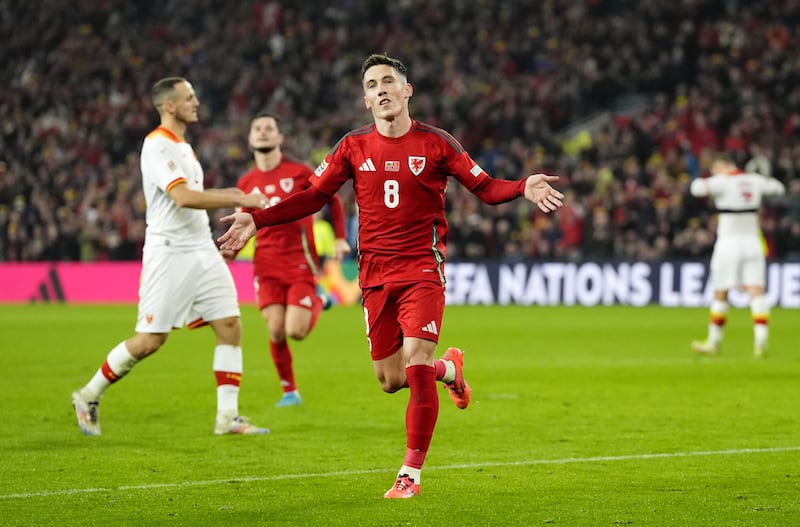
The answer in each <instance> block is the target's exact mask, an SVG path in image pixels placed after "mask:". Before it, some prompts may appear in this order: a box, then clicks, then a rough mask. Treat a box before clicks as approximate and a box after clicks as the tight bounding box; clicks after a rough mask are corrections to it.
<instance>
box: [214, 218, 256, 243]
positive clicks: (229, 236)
mask: <svg viewBox="0 0 800 527" xmlns="http://www.w3.org/2000/svg"><path fill="white" fill-rule="evenodd" d="M220 221H221V222H222V223H230V224H231V226H230V228H228V230H227V231H226V232H225V233H224V234H223V235H222V236H220V237H219V238H217V241H218V242H219V244H220V246H219V248H220V250H223V251H229V250H230V251H238V250H239V249H241V248H242V247H244V244H246V243H247V240H249V239H250V238H252V237H253V236H254V235H255V234H256V224H255V222H254V221H253V216H251V215H250V214H248V213H247V212H235V213H233V214H231V215H229V216H224V217H222V218H220Z"/></svg>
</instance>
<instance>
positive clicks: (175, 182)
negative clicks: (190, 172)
mask: <svg viewBox="0 0 800 527" xmlns="http://www.w3.org/2000/svg"><path fill="white" fill-rule="evenodd" d="M184 183H186V178H185V177H179V178H175V179H173V180H172V181H170V182H169V185H167V188H166V191H167V192H169V191H170V190H172V189H174V188H175V187H176V186H178V185H180V184H184Z"/></svg>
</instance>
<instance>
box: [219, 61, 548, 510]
mask: <svg viewBox="0 0 800 527" xmlns="http://www.w3.org/2000/svg"><path fill="white" fill-rule="evenodd" d="M361 79H362V88H363V90H364V105H365V106H366V108H367V109H368V110H370V111H371V112H372V117H373V120H374V122H373V123H372V124H369V125H367V126H363V127H361V128H358V129H356V130H353V131H351V132H350V133H348V134H347V135H345V136H344V137H343V138H342V139H341V140H340V141H339V142H338V143H337V144H336V145H335V146H334V147H333V149H332V150H331V152H330V153H329V154H328V156H327V157H326V158H325V160H324V161H323V162H322V164H320V165H319V167H317V169H316V171H315V172H314V177H312V178H311V187H309V188H308V189H307V190H305V191H303V192H301V193H298V194H295V195H294V196H292V197H290V198H288V199H287V200H285V201H284V202H282V203H281V204H280V205H278V206H275V207H271V208H269V209H266V210H264V211H254V212H253V214H252V216H251V215H250V214H243V213H236V214H232V215H230V216H226V217H225V218H223V221H225V222H231V223H232V225H231V227H230V229H229V230H228V231H227V232H226V233H225V234H223V235H222V236H221V237H220V238H219V241H220V242H221V244H222V245H221V247H223V248H231V249H235V248H238V247H241V246H242V245H244V243H246V242H247V240H248V239H249V238H250V237H251V236H253V235H254V234H255V233H256V231H257V229H260V228H262V227H266V226H270V225H275V224H278V223H283V222H287V221H292V220H294V219H297V218H300V217H303V216H305V215H307V214H309V213H311V212H314V211H315V210H317V209H319V208H321V207H322V206H323V205H324V204H325V203H326V202H327V201H328V200H329V199H330V197H331V196H333V195H334V193H336V191H337V190H338V189H339V188H340V187H341V186H342V185H343V184H344V183H345V182H346V181H347V180H349V179H352V181H353V189H354V192H355V197H356V203H357V205H358V210H359V231H358V262H359V281H360V285H361V288H362V304H363V308H364V318H365V320H366V324H367V341H368V343H369V346H370V352H371V354H372V361H373V366H374V369H375V375H376V376H377V378H378V381H379V382H380V383H381V387H382V388H383V390H384V391H386V392H388V393H393V392H396V391H397V390H399V389H401V388H405V387H408V388H409V391H410V396H409V401H408V407H407V410H406V456H405V459H404V461H403V465H402V467H401V468H400V471H399V472H398V474H397V477H396V479H395V483H394V485H393V486H392V488H390V489H389V490H388V491H387V492H386V493H385V494H384V496H385V497H387V498H411V497H414V496H416V495H418V494H419V491H420V471H421V469H422V464H423V462H424V460H425V456H426V454H427V452H428V447H429V445H430V442H431V437H432V436H433V430H434V427H435V425H436V419H437V417H438V414H439V398H438V395H437V393H436V381H437V380H440V381H442V382H443V383H444V384H445V386H446V387H447V388H448V390H449V393H450V396H451V398H452V399H453V401H454V402H455V404H456V406H457V407H459V408H466V407H467V405H468V404H469V400H470V388H469V385H468V384H467V383H466V381H465V380H464V375H463V360H464V355H463V353H462V351H461V350H459V349H458V348H454V347H451V348H448V349H447V351H446V352H445V354H444V356H443V357H442V359H439V360H434V351H435V348H436V344H437V342H438V337H439V331H440V328H441V322H442V315H443V313H444V306H445V285H444V282H445V281H444V276H445V275H444V260H445V247H446V244H447V222H446V220H445V213H444V212H445V190H446V188H447V183H448V179H449V177H450V176H452V177H454V178H456V179H457V180H458V181H459V182H460V183H461V184H462V185H464V186H465V187H466V188H467V189H469V190H470V191H471V192H473V193H474V194H475V195H476V196H478V198H480V199H481V200H482V201H484V202H485V203H488V204H498V203H504V202H507V201H511V200H512V199H515V198H517V197H520V196H524V197H525V198H527V199H528V200H530V201H532V202H533V203H535V204H536V205H537V206H538V207H539V209H541V210H542V211H544V212H551V211H554V210H556V209H558V208H559V207H560V206H561V205H562V201H561V200H562V199H563V197H564V196H563V194H561V193H560V192H558V191H557V190H555V189H554V188H552V187H551V186H550V184H549V182H553V181H556V180H557V179H558V177H557V176H549V175H545V174H534V175H531V176H528V177H527V178H525V179H522V180H519V181H504V180H499V179H494V178H492V177H490V176H489V175H488V174H487V173H486V172H484V171H483V169H481V167H480V166H478V165H477V164H476V163H475V161H473V160H472V158H470V156H469V154H467V152H466V151H464V149H463V147H462V146H461V145H460V144H459V142H458V141H457V140H456V139H454V138H453V137H452V136H451V135H450V134H448V133H447V132H445V131H444V130H441V129H439V128H436V127H434V126H431V125H428V124H425V123H422V122H419V121H416V120H414V119H412V118H411V115H410V113H409V108H408V102H409V99H410V98H411V96H412V94H413V87H412V86H411V84H410V83H409V82H408V80H407V71H406V67H405V65H404V64H403V63H402V62H400V61H399V60H397V59H395V58H392V57H388V56H386V55H379V54H373V55H370V56H369V57H368V58H367V59H366V60H365V61H364V64H363V65H362V69H361Z"/></svg>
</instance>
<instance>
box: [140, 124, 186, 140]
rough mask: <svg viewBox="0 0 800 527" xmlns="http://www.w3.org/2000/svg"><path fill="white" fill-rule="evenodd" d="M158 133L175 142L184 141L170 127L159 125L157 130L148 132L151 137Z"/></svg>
mask: <svg viewBox="0 0 800 527" xmlns="http://www.w3.org/2000/svg"><path fill="white" fill-rule="evenodd" d="M157 135H163V136H164V137H166V138H167V139H169V140H170V141H173V142H175V143H182V142H183V141H181V139H180V138H179V137H178V136H177V135H175V134H174V133H172V131H170V130H169V129H167V128H164V127H163V126H159V127H158V128H156V129H155V130H153V131H152V132H150V133H149V134H147V137H148V138H150V137H155V136H157Z"/></svg>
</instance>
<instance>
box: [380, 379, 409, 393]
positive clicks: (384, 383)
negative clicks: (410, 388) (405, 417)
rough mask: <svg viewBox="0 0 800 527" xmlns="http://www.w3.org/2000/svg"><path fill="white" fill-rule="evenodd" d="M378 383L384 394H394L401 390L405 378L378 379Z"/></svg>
mask: <svg viewBox="0 0 800 527" xmlns="http://www.w3.org/2000/svg"><path fill="white" fill-rule="evenodd" d="M378 382H380V383H381V390H383V391H384V392H386V393H394V392H396V391H398V390H400V389H401V388H403V387H404V386H405V384H406V380H405V378H402V379H400V378H399V377H394V376H389V377H386V376H384V377H379V378H378Z"/></svg>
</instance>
